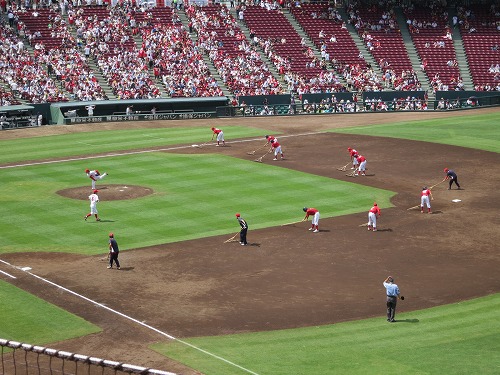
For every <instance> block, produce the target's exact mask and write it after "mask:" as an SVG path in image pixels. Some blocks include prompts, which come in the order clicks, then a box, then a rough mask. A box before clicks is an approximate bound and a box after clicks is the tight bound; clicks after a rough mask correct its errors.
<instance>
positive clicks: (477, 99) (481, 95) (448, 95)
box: [434, 91, 500, 109]
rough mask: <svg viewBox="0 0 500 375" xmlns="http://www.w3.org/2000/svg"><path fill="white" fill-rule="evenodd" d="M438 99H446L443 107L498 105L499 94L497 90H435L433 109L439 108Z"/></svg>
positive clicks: (462, 107)
mask: <svg viewBox="0 0 500 375" xmlns="http://www.w3.org/2000/svg"><path fill="white" fill-rule="evenodd" d="M440 100H444V101H446V108H444V109H464V108H474V107H479V106H490V105H500V94H498V92H497V91H436V100H435V101H434V109H441V108H439V107H438V104H439V101H440Z"/></svg>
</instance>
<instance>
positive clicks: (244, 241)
mask: <svg viewBox="0 0 500 375" xmlns="http://www.w3.org/2000/svg"><path fill="white" fill-rule="evenodd" d="M236 219H238V222H239V223H240V226H241V230H240V245H242V246H245V245H247V244H248V243H247V231H248V224H247V222H246V221H245V219H243V218H242V217H241V215H240V214H236Z"/></svg>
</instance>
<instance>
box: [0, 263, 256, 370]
mask: <svg viewBox="0 0 500 375" xmlns="http://www.w3.org/2000/svg"><path fill="white" fill-rule="evenodd" d="M0 262H2V263H4V264H7V265H9V266H11V267H14V268H16V269H20V270H21V271H23V272H26V273H27V274H28V275H31V276H33V277H35V278H37V279H39V280H41V281H43V282H45V283H47V284H50V285H52V286H55V287H57V288H59V289H62V290H64V291H65V292H68V293H70V294H73V295H74V296H76V297H78V298H81V299H83V300H85V301H87V302H90V303H92V304H93V305H95V306H99V307H102V308H103V309H106V310H108V311H110V312H112V313H113V314H116V315H120V316H121V317H123V318H125V319H128V320H131V321H132V322H134V323H137V324H139V325H141V326H143V327H146V328H148V329H150V330H152V331H154V332H156V333H159V334H160V335H162V336H165V337H167V338H169V339H171V340H175V341H177V342H179V343H181V344H184V345H186V346H189V347H190V348H192V349H195V350H198V351H200V352H202V353H204V354H206V355H209V356H211V357H213V358H215V359H218V360H220V361H223V362H225V363H227V364H229V365H231V366H234V367H237V368H239V369H240V370H243V371H245V372H248V373H249V374H253V375H259V374H257V373H256V372H253V371H251V370H249V369H247V368H245V367H242V366H240V365H238V364H236V363H234V362H231V361H229V360H227V359H225V358H222V357H220V356H218V355H216V354H213V353H210V352H208V351H206V350H204V349H202V348H199V347H197V346H195V345H193V344H190V343H188V342H186V341H183V340H180V339H178V338H176V337H174V336H172V335H169V334H168V333H166V332H163V331H160V330H159V329H157V328H155V327H152V326H150V325H149V324H146V323H144V322H141V321H140V320H137V319H134V318H132V317H131V316H128V315H125V314H124V313H121V312H119V311H117V310H114V309H112V308H110V307H108V306H105V305H103V304H102V303H99V302H96V301H94V300H92V299H90V298H88V297H85V296H84V295H81V294H78V293H76V292H74V291H72V290H70V289H68V288H65V287H63V286H61V285H59V284H56V283H54V282H52V281H50V280H47V279H44V278H43V277H41V276H38V275H35V274H34V273H31V272H29V271H28V270H27V268H26V267H23V268H20V267H16V266H14V265H13V264H10V263H8V262H6V261H4V260H2V259H0ZM0 272H1V271H0ZM14 278H15V277H14Z"/></svg>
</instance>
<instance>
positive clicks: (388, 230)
mask: <svg viewBox="0 0 500 375" xmlns="http://www.w3.org/2000/svg"><path fill="white" fill-rule="evenodd" d="M377 232H392V228H384V229H379V228H377Z"/></svg>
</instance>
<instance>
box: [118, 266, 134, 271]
mask: <svg viewBox="0 0 500 375" xmlns="http://www.w3.org/2000/svg"><path fill="white" fill-rule="evenodd" d="M134 269H135V267H120V271H133V270H134Z"/></svg>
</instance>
